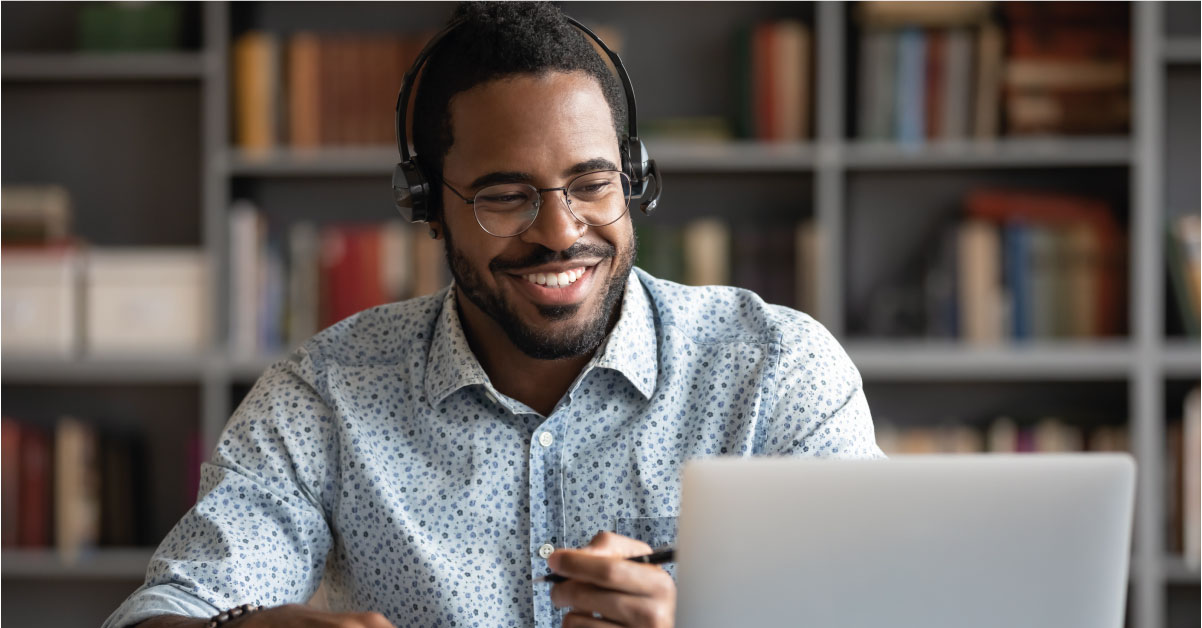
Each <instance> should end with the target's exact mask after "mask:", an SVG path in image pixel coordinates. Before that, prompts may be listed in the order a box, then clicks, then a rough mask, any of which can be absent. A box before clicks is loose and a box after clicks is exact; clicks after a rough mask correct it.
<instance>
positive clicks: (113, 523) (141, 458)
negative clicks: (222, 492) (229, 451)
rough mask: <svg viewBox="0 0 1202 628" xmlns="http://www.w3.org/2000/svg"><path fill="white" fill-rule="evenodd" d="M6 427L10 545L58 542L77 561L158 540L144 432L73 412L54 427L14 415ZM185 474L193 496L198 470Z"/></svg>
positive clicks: (7, 532) (7, 536)
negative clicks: (152, 529)
mask: <svg viewBox="0 0 1202 628" xmlns="http://www.w3.org/2000/svg"><path fill="white" fill-rule="evenodd" d="M2 424H3V433H2V446H3V452H2V456H0V460H2V462H3V475H2V476H0V477H2V479H3V482H2V484H3V504H2V508H3V510H2V512H3V525H2V527H0V529H2V530H3V544H4V546H5V547H21V548H50V547H53V548H55V549H56V550H57V552H58V553H59V555H60V557H61V558H62V560H64V561H65V562H72V561H76V560H78V559H79V558H80V556H81V555H83V554H84V553H85V552H87V551H88V550H90V549H92V548H94V547H96V546H126V547H128V546H141V545H146V544H149V543H151V542H153V541H155V539H151V538H148V534H149V525H148V521H149V520H148V517H149V510H148V500H147V495H148V491H147V485H146V478H147V474H146V453H147V452H146V447H145V443H144V442H143V440H142V438H141V437H139V436H138V435H136V434H129V433H122V432H115V431H103V432H102V431H98V430H97V429H96V428H95V427H94V426H92V425H90V424H88V423H86V422H84V421H82V420H80V419H77V418H74V417H62V418H60V419H59V420H58V421H57V422H56V423H55V424H54V426H53V428H52V429H45V428H43V427H40V426H38V425H35V424H33V423H28V422H23V421H18V420H15V419H11V418H8V417H5V418H4V419H3V423H2ZM194 440H195V441H196V442H194V443H193V446H194V447H193V448H195V449H197V455H196V456H195V457H194V460H192V461H190V463H192V464H195V465H196V466H197V467H199V444H198V439H194ZM187 477H188V480H189V482H192V486H190V487H186V488H185V490H184V491H183V492H182V494H183V495H187V496H190V497H191V499H192V500H194V499H195V490H196V484H195V482H197V481H198V480H199V474H198V469H190V470H189V472H188V475H187ZM183 501H184V500H181V502H183ZM181 505H182V504H181Z"/></svg>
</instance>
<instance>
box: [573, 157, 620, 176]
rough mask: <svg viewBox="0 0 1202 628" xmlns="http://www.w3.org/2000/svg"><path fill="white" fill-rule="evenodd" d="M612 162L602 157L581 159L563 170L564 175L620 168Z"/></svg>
mask: <svg viewBox="0 0 1202 628" xmlns="http://www.w3.org/2000/svg"><path fill="white" fill-rule="evenodd" d="M620 169H621V168H618V166H617V165H615V164H614V162H612V161H610V160H608V159H606V158H604V157H594V158H592V159H590V160H588V161H582V162H580V163H578V164H576V165H575V166H572V167H571V168H568V169H567V170H566V171H565V172H564V176H568V177H570V176H572V175H574V174H584V173H586V172H596V171H598V170H620Z"/></svg>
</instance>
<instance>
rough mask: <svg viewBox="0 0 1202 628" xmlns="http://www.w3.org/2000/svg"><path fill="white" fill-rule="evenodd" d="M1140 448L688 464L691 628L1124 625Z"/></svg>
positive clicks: (686, 565) (683, 572) (685, 605)
mask: <svg viewBox="0 0 1202 628" xmlns="http://www.w3.org/2000/svg"><path fill="white" fill-rule="evenodd" d="M1134 499H1135V464H1134V461H1133V460H1132V458H1131V457H1130V456H1128V455H1126V454H1076V455H1073V454H1068V455H1036V454H1028V455H965V456H902V457H895V458H893V459H891V460H887V461H821V460H807V459H797V458H715V459H704V460H696V461H691V462H689V463H687V464H686V466H685V469H684V472H683V478H682V495H681V511H680V520H679V523H678V538H677V551H676V576H677V625H679V626H686V627H688V628H710V627H712V628H719V627H721V628H729V627H732V626H814V627H818V628H828V627H839V628H869V627H871V628H881V627H890V628H966V627H972V628H992V627H996V628H1014V627H1015V626H1023V627H1024V628H1041V627H1043V628H1074V627H1080V628H1119V627H1120V626H1122V624H1123V615H1124V608H1125V604H1126V593H1127V569H1128V560H1129V555H1130V545H1131V526H1132V515H1133V508H1134Z"/></svg>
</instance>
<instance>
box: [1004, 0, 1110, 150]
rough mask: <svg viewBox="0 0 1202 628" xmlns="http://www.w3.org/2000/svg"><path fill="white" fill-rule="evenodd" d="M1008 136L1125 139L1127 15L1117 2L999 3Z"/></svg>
mask: <svg viewBox="0 0 1202 628" xmlns="http://www.w3.org/2000/svg"><path fill="white" fill-rule="evenodd" d="M1001 6H1002V12H1003V15H1004V16H1005V18H1006V22H1007V30H1006V47H1007V58H1006V69H1005V78H1004V85H1005V87H1004V89H1005V111H1006V126H1007V129H1008V131H1009V133H1010V134H1012V135H1030V134H1057V135H1067V134H1094V135H1097V134H1108V133H1126V132H1127V131H1128V127H1129V123H1130V119H1131V98H1130V91H1131V67H1130V66H1131V62H1130V56H1131V53H1130V50H1131V41H1130V26H1129V23H1130V16H1129V13H1130V9H1129V8H1128V6H1127V4H1125V3H1121V2H1099V3H1094V2H1004V3H1001Z"/></svg>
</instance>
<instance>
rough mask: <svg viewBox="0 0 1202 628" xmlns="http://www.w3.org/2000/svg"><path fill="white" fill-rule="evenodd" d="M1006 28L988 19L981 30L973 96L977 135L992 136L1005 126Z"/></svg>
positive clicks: (974, 133)
mask: <svg viewBox="0 0 1202 628" xmlns="http://www.w3.org/2000/svg"><path fill="white" fill-rule="evenodd" d="M1003 45H1004V42H1003V41H1002V31H1001V28H1000V27H998V26H997V25H996V24H992V23H986V24H984V25H982V26H981V29H980V32H979V33H978V34H977V56H976V61H977V68H976V70H977V71H976V90H975V95H974V97H973V103H974V105H973V107H974V112H973V126H972V128H973V137H974V138H976V139H978V140H989V139H992V138H995V137H997V136H998V133H999V129H1000V126H1001V122H1000V120H1001V114H1000V99H1001V89H1002V53H1003V50H1002V46H1003Z"/></svg>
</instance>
